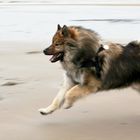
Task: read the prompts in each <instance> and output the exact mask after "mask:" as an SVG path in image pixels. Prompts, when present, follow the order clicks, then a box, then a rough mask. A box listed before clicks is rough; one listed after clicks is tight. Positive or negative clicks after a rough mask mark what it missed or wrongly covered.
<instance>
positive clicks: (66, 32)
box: [62, 25, 69, 37]
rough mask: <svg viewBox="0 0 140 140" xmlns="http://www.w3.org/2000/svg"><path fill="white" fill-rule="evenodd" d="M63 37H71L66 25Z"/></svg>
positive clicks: (63, 29)
mask: <svg viewBox="0 0 140 140" xmlns="http://www.w3.org/2000/svg"><path fill="white" fill-rule="evenodd" d="M62 35H63V36H64V37H68V35H69V29H68V27H67V26H66V25H64V26H63V28H62Z"/></svg>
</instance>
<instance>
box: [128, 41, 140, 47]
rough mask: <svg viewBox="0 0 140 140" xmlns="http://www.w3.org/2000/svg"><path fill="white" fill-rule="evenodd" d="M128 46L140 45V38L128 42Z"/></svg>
mask: <svg viewBox="0 0 140 140" xmlns="http://www.w3.org/2000/svg"><path fill="white" fill-rule="evenodd" d="M127 46H131V47H140V40H135V41H131V42H129V43H128V44H127Z"/></svg>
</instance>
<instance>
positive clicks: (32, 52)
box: [26, 51, 42, 54]
mask: <svg viewBox="0 0 140 140" xmlns="http://www.w3.org/2000/svg"><path fill="white" fill-rule="evenodd" d="M40 53H42V51H30V52H26V54H40Z"/></svg>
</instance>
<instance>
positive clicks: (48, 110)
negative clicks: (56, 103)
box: [38, 108, 54, 115]
mask: <svg viewBox="0 0 140 140" xmlns="http://www.w3.org/2000/svg"><path fill="white" fill-rule="evenodd" d="M38 111H39V112H40V113H41V114H42V115H48V114H51V113H52V112H53V111H54V110H52V109H48V108H41V109H39V110H38Z"/></svg>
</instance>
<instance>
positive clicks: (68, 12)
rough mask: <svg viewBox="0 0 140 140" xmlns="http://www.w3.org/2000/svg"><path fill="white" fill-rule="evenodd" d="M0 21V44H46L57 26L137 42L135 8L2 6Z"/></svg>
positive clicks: (139, 14) (139, 10)
mask: <svg viewBox="0 0 140 140" xmlns="http://www.w3.org/2000/svg"><path fill="white" fill-rule="evenodd" d="M0 19H1V22H0V41H4V40H6V41H11V40H12V41H15V40H16V41H19V40H22V41H46V40H48V43H49V42H50V41H51V37H52V35H53V34H54V32H55V30H56V26H57V24H58V23H59V24H61V25H64V24H66V25H80V26H84V27H87V28H91V29H93V30H95V31H96V32H98V33H99V34H100V35H101V36H102V37H103V38H105V39H108V40H116V41H118V40H119V41H127V40H135V39H140V28H139V27H140V7H139V6H93V5H85V6H84V5H32V6H31V5H20V6H15V5H13V6H11V5H6V6H1V7H0Z"/></svg>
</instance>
